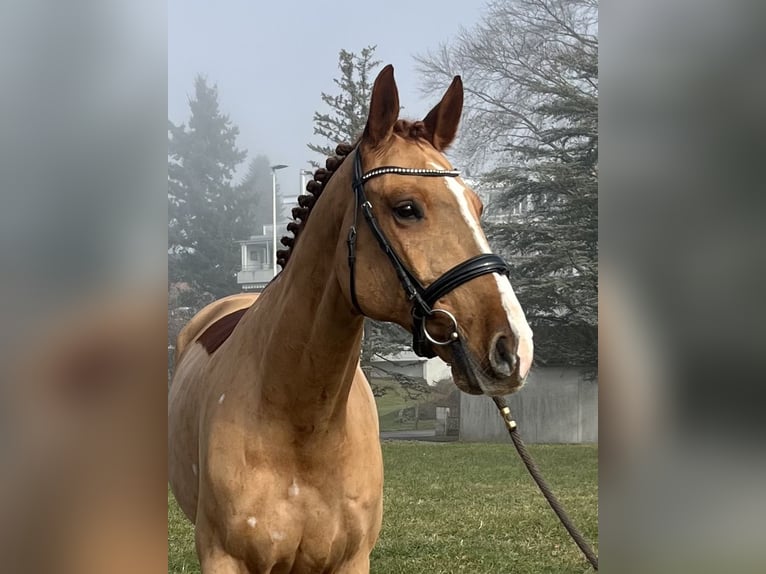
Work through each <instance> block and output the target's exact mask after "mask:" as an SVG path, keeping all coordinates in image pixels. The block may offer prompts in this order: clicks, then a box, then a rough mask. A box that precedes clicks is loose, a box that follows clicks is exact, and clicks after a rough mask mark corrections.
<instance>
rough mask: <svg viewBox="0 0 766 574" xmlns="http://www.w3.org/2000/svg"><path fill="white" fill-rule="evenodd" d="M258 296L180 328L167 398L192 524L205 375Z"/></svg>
mask: <svg viewBox="0 0 766 574" xmlns="http://www.w3.org/2000/svg"><path fill="white" fill-rule="evenodd" d="M257 298H258V294H257V293H239V294H236V295H231V296H229V297H225V298H223V299H219V300H218V301H214V302H213V303H211V304H209V305H207V306H206V307H205V308H203V309H202V310H201V311H200V312H199V313H197V314H196V315H195V316H194V317H192V319H191V320H190V321H189V322H188V323H187V324H186V325H185V326H184V328H183V329H181V332H180V333H179V335H178V339H177V341H176V353H175V355H176V361H175V372H174V373H173V380H172V383H171V385H170V393H169V395H168V441H169V445H168V446H169V449H168V472H169V479H170V484H171V486H172V488H173V493H174V494H175V497H176V500H178V503H179V505H180V506H181V508H182V509H183V511H184V513H185V514H186V515H187V516H188V517H189V518H190V519H191V520H194V518H195V513H196V505H197V494H198V493H197V481H198V473H199V462H198V445H199V420H200V418H199V417H200V412H201V409H202V406H203V402H204V398H205V396H206V392H205V391H206V386H205V381H204V378H203V377H202V376H201V375H202V374H203V373H204V371H205V368H206V367H207V365H208V362H209V361H210V358H211V357H212V355H213V353H214V352H215V351H216V350H217V349H218V348H219V347H220V346H221V344H223V342H224V341H225V340H226V339H227V338H228V336H229V335H230V334H231V332H232V331H233V330H234V327H236V325H237V322H238V321H239V319H240V318H241V317H242V315H243V314H244V311H246V310H247V309H248V308H249V307H250V306H251V305H252V304H253V302H255V300H256V299H257Z"/></svg>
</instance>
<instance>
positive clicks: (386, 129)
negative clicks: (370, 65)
mask: <svg viewBox="0 0 766 574" xmlns="http://www.w3.org/2000/svg"><path fill="white" fill-rule="evenodd" d="M398 118H399V91H398V90H397V89H396V82H395V81H394V67H393V66H392V65H391V64H389V65H388V66H386V67H385V68H383V69H382V70H381V71H380V74H378V77H377V78H376V79H375V84H374V85H373V86H372V98H371V100H370V114H369V116H367V125H366V126H365V128H364V139H365V140H367V142H368V143H370V144H371V145H373V146H376V145H378V144H380V143H382V142H384V141H386V140H387V139H388V137H389V136H390V135H391V132H392V131H393V129H394V124H395V123H396V120H397V119H398Z"/></svg>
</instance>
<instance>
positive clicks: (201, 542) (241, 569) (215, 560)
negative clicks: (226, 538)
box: [195, 524, 250, 574]
mask: <svg viewBox="0 0 766 574" xmlns="http://www.w3.org/2000/svg"><path fill="white" fill-rule="evenodd" d="M195 543H196V546H197V556H198V557H199V564H200V569H201V570H202V574H250V571H249V570H248V569H247V567H246V566H245V564H244V563H243V562H242V561H241V560H239V559H237V558H234V557H233V556H231V555H230V554H227V553H226V551H225V550H224V549H223V548H221V547H220V546H219V544H218V541H217V540H216V539H215V536H213V535H212V533H211V532H210V531H209V530H208V529H206V528H204V527H202V528H201V527H200V525H199V524H198V525H197V527H196V529H195Z"/></svg>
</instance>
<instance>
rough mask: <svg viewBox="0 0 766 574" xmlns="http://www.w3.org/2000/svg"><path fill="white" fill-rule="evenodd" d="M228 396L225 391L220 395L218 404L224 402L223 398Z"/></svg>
mask: <svg viewBox="0 0 766 574" xmlns="http://www.w3.org/2000/svg"><path fill="white" fill-rule="evenodd" d="M225 398H226V393H223V394H222V395H221V396H220V397H218V404H219V405H220V404H221V403H222V402H223V399H225Z"/></svg>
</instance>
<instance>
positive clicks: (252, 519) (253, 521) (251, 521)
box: [247, 516, 258, 528]
mask: <svg viewBox="0 0 766 574" xmlns="http://www.w3.org/2000/svg"><path fill="white" fill-rule="evenodd" d="M256 524H258V521H257V520H256V519H255V516H251V517H250V518H248V519H247V525H248V526H249V527H250V528H255V525H256Z"/></svg>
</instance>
